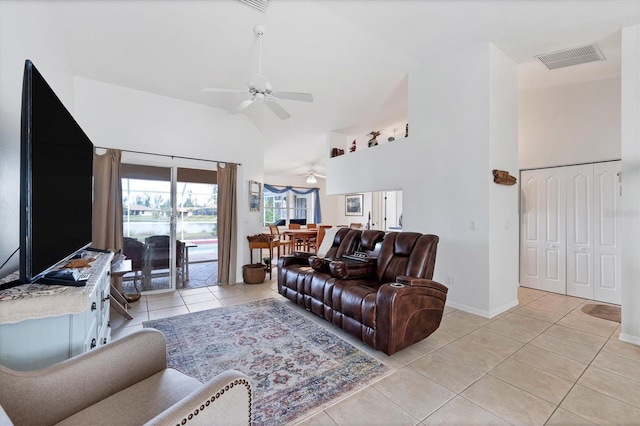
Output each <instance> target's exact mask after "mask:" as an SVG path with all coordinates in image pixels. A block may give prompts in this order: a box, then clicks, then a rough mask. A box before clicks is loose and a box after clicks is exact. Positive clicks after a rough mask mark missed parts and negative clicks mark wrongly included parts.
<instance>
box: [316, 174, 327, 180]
mask: <svg viewBox="0 0 640 426" xmlns="http://www.w3.org/2000/svg"><path fill="white" fill-rule="evenodd" d="M314 175H316V177H319V178H320V179H326V178H327V177H326V176H323V175H319V174H317V173H314Z"/></svg>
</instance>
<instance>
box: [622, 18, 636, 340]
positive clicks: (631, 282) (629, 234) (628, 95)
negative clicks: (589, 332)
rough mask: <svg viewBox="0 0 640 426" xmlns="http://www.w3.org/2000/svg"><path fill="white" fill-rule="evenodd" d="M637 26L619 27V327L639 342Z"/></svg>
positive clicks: (623, 334)
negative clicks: (620, 69)
mask: <svg viewBox="0 0 640 426" xmlns="http://www.w3.org/2000/svg"><path fill="white" fill-rule="evenodd" d="M639 54H640V26H639V25H635V26H633V27H629V28H624V29H623V30H622V78H621V81H622V99H621V101H622V102H621V105H622V108H621V129H622V143H621V151H622V203H621V211H620V214H619V216H618V217H619V225H620V226H619V232H620V235H621V236H622V237H621V238H620V241H621V242H622V330H621V332H620V340H624V341H626V342H631V343H635V344H636V345H640V123H639V120H638V117H640V57H639V56H640V55H639Z"/></svg>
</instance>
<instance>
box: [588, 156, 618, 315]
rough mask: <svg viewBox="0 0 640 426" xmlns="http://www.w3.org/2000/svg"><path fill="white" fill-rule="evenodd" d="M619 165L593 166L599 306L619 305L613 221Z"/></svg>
mask: <svg viewBox="0 0 640 426" xmlns="http://www.w3.org/2000/svg"><path fill="white" fill-rule="evenodd" d="M619 173H620V162H619V161H615V162H609V163H599V164H596V165H594V172H593V175H594V181H595V188H594V205H595V208H594V218H595V220H594V222H595V223H594V234H595V241H594V255H595V258H596V261H595V265H594V266H595V271H594V294H593V298H594V299H595V300H599V301H602V302H608V303H615V304H620V303H621V294H620V285H621V280H620V271H621V263H620V243H619V241H618V235H617V226H616V225H617V224H616V218H617V215H618V212H619V211H620V210H619V208H620V182H619Z"/></svg>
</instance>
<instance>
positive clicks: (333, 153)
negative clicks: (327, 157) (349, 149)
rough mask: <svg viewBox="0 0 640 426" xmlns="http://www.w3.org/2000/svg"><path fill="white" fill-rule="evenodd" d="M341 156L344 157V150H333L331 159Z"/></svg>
mask: <svg viewBox="0 0 640 426" xmlns="http://www.w3.org/2000/svg"><path fill="white" fill-rule="evenodd" d="M340 155H344V149H340V148H331V158H333V157H339V156H340Z"/></svg>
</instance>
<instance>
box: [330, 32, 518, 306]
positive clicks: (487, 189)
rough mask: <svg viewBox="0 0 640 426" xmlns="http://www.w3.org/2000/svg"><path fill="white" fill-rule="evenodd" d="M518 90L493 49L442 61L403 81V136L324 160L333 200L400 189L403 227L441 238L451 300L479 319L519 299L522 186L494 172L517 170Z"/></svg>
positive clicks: (511, 67)
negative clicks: (499, 180)
mask: <svg viewBox="0 0 640 426" xmlns="http://www.w3.org/2000/svg"><path fill="white" fill-rule="evenodd" d="M516 89H517V80H516V67H515V64H513V62H511V61H510V60H508V59H507V58H506V57H505V56H504V54H502V52H500V51H499V50H498V49H496V48H495V47H494V46H492V45H490V44H483V45H480V46H475V47H472V48H468V49H464V50H461V51H457V52H454V53H451V54H449V55H444V56H442V57H439V58H437V60H433V61H429V63H427V64H424V65H422V66H421V67H418V68H417V69H415V70H412V71H411V73H410V75H409V127H410V129H409V137H408V138H403V139H400V140H398V141H396V142H394V143H388V144H383V145H379V146H377V147H375V148H371V149H365V150H362V151H356V152H355V153H346V154H345V155H344V156H340V157H335V158H331V159H329V160H328V161H327V175H328V179H327V193H329V194H345V193H357V192H367V191H382V190H402V191H403V225H404V226H403V231H415V232H422V233H432V234H436V235H438V236H439V237H440V243H439V245H438V258H437V261H436V267H435V275H434V278H435V279H436V280H437V281H440V282H442V283H446V282H447V276H449V277H453V283H452V284H451V285H450V286H449V296H448V299H447V303H448V304H449V305H451V306H457V307H460V308H462V309H465V310H467V311H470V312H474V313H477V314H480V315H483V316H492V315H495V314H496V313H498V312H499V311H500V310H502V309H505V308H506V307H509V306H512V305H514V304H515V303H517V297H516V293H517V285H518V275H517V251H518V248H517V247H518V231H517V223H518V219H517V200H518V189H517V187H500V188H497V187H496V184H494V183H493V178H492V174H491V170H492V168H500V169H508V170H510V171H512V172H514V173H515V170H516V168H517V115H516V114H517V95H516ZM472 221H475V222H476V223H477V230H471V229H470V223H471V222H472ZM506 221H510V222H511V223H512V224H513V226H511V227H510V228H509V229H505V226H504V225H505V223H506ZM497 244H503V245H502V246H500V247H496V245H497ZM512 258H514V259H512ZM504 259H511V260H512V262H511V264H508V262H505V261H504Z"/></svg>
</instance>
